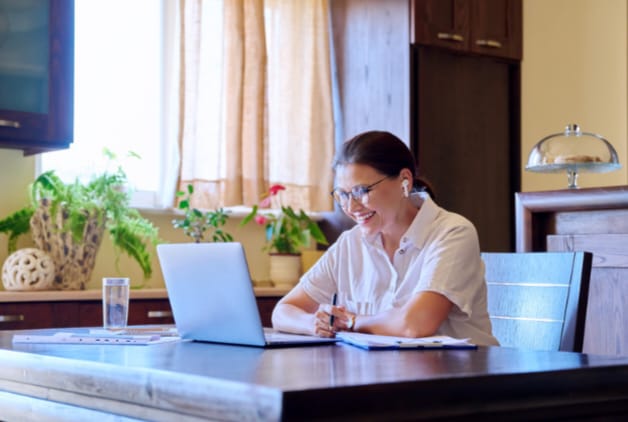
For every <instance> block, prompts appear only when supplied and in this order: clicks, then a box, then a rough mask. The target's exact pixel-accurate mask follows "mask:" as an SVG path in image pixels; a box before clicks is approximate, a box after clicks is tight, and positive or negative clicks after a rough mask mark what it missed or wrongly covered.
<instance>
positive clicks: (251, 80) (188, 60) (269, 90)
mask: <svg viewBox="0 0 628 422" xmlns="http://www.w3.org/2000/svg"><path fill="white" fill-rule="evenodd" d="M260 5H261V4H257V5H256V7H254V8H244V10H241V8H242V4H241V3H239V2H223V0H204V1H202V2H182V3H179V2H177V1H173V0H161V1H156V0H133V1H131V2H129V1H123V0H92V1H81V2H76V4H75V26H76V29H75V100H74V107H75V118H74V143H73V144H72V145H71V147H70V149H69V150H67V151H59V152H51V153H45V154H42V155H41V157H40V160H39V164H40V165H39V168H38V170H39V171H46V170H48V169H54V170H55V171H56V172H57V173H58V174H59V176H60V177H61V178H62V179H64V180H65V181H72V180H74V179H76V178H79V179H86V178H88V177H89V175H90V174H93V173H100V172H102V171H103V170H104V165H105V164H106V158H105V156H104V155H103V154H102V150H103V148H104V147H107V148H108V149H110V150H112V151H113V152H115V153H116V154H117V155H118V157H124V156H125V155H126V153H127V152H128V151H132V152H135V153H137V154H138V155H140V156H141V157H142V158H141V160H139V161H135V162H129V161H123V162H121V164H122V165H123V168H124V170H125V171H126V173H127V176H128V177H129V180H130V182H131V188H132V189H133V190H134V192H135V195H134V198H133V201H132V204H133V206H136V207H143V208H152V207H168V206H170V205H172V204H171V202H172V200H173V199H174V193H175V190H177V188H179V189H183V188H184V187H185V186H186V185H187V184H188V183H194V184H198V185H199V186H200V187H199V189H197V192H200V195H198V198H201V199H205V198H207V201H204V202H203V203H201V204H198V205H197V206H199V207H207V208H214V207H217V206H232V205H239V204H241V203H245V204H246V203H252V202H254V201H255V200H256V199H257V197H258V196H259V195H260V194H261V191H263V186H262V185H263V184H272V183H283V184H287V185H291V186H292V189H291V192H292V194H293V197H294V200H296V201H300V202H301V203H302V204H303V206H302V208H304V209H310V210H327V209H328V208H329V207H330V205H331V200H330V198H329V195H327V192H328V191H329V189H331V176H330V174H328V173H329V172H328V171H326V170H321V167H320V166H318V165H315V164H313V163H317V162H321V161H324V162H329V161H331V156H332V155H333V151H332V150H333V116H332V112H331V110H332V106H331V95H330V92H331V83H330V82H329V81H330V79H331V76H330V68H329V51H328V42H329V41H328V32H329V31H328V22H329V19H328V16H327V15H326V13H325V12H326V11H327V7H326V6H325V4H324V3H319V2H317V1H303V2H294V1H292V0H265V2H264V4H263V8H261V7H259V6H260ZM180 6H181V7H180ZM223 7H224V10H223ZM260 10H262V11H263V12H265V13H268V14H269V15H268V16H267V24H268V25H269V27H267V28H266V29H267V31H266V32H265V31H264V29H265V28H264V25H263V23H261V22H260V19H258V17H259V16H260V13H259V12H260ZM241 12H244V13H241ZM223 17H225V19H226V20H225V25H224V26H223ZM268 29H270V30H268ZM223 38H224V40H223ZM267 45H268V46H269V49H268V48H267ZM266 57H268V60H267V61H266ZM181 59H183V60H181ZM180 63H184V65H181V66H179V64H180ZM243 63H246V66H244V65H243ZM223 70H224V71H223ZM328 88H329V89H328ZM288 115H289V116H290V118H286V116H288ZM266 116H267V117H268V118H267V119H266ZM295 139H298V140H299V142H298V143H297V142H294V140H295ZM321 140H323V141H327V142H321ZM314 145H315V146H314ZM269 157H270V158H269ZM295 157H296V158H295ZM262 161H263V162H262ZM286 163H289V164H290V165H288V166H286ZM243 169H245V171H243ZM288 170H289V171H288ZM322 171H324V172H325V174H323V175H321V174H320V173H321V172H322ZM177 176H180V177H177ZM245 193H246V194H245Z"/></svg>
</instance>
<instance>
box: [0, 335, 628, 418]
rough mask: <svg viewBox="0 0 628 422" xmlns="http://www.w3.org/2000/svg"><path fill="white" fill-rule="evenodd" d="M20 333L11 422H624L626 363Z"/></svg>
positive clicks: (6, 344)
mask: <svg viewBox="0 0 628 422" xmlns="http://www.w3.org/2000/svg"><path fill="white" fill-rule="evenodd" d="M22 332H23V331H22ZM13 333H14V332H10V331H4V332H0V362H2V371H0V409H2V412H3V420H14V419H20V420H48V419H53V418H54V417H57V418H59V417H63V415H72V416H73V417H78V416H80V417H81V418H85V419H87V418H91V419H92V420H102V419H106V417H109V418H110V419H111V418H112V414H115V415H125V416H128V417H132V418H138V419H148V420H177V421H180V420H204V419H212V420H215V419H221V420H238V421H243V420H265V421H266V420H268V421H273V420H282V419H283V420H295V419H299V420H302V419H311V420H321V419H324V420H352V419H353V420H355V419H361V420H364V419H369V420H385V421H391V420H403V419H405V420H408V419H411V420H416V419H438V418H448V419H462V418H465V419H469V418H474V419H486V418H489V417H490V418H497V417H499V418H500V419H501V420H515V419H516V420H531V419H535V418H537V419H538V418H543V419H545V418H547V419H554V420H555V419H557V418H567V419H569V418H574V417H576V416H577V417H579V418H583V419H587V418H596V417H597V418H599V417H602V416H604V417H606V418H613V417H618V418H619V417H620V416H621V415H625V414H628V359H626V358H620V357H608V356H592V355H583V354H576V353H567V352H534V351H521V350H515V349H508V348H499V347H481V348H479V349H478V350H448V351H436V350H430V351H378V352H375V351H372V352H367V351H364V350H361V349H358V348H354V347H351V346H341V345H331V346H329V345H328V346H311V347H303V348H285V349H271V350H263V349H257V348H250V347H238V346H227V345H215V344H207V343H194V342H179V343H170V344H160V345H151V346H119V345H114V346H101V345H33V344H27V345H25V344H16V345H13V344H12V342H11V339H12V334H13ZM96 418H100V419H96ZM580 420H581V419H580ZM604 420H608V419H604Z"/></svg>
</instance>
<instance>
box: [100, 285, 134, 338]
mask: <svg viewBox="0 0 628 422" xmlns="http://www.w3.org/2000/svg"><path fill="white" fill-rule="evenodd" d="M128 317H129V279H128V278H126V277H104V278H103V279H102V319H103V326H104V328H105V329H107V330H123V329H125V328H126V325H127V319H128Z"/></svg>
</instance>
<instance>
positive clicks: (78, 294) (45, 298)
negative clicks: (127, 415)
mask: <svg viewBox="0 0 628 422" xmlns="http://www.w3.org/2000/svg"><path fill="white" fill-rule="evenodd" d="M286 293H288V289H285V288H277V287H255V296H257V297H265V296H270V297H273V296H274V297H277V296H283V295H285V294H286ZM101 297H102V292H101V291H100V290H97V289H89V290H41V291H25V292H15V291H6V290H4V291H0V303H7V302H60V301H81V300H100V299H101ZM167 297H168V292H167V291H166V289H164V288H157V289H131V299H165V298H167Z"/></svg>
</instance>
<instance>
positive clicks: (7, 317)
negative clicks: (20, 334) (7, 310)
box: [0, 315, 24, 322]
mask: <svg viewBox="0 0 628 422" xmlns="http://www.w3.org/2000/svg"><path fill="white" fill-rule="evenodd" d="M14 321H24V315H0V322H14Z"/></svg>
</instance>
